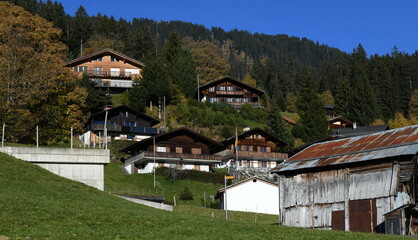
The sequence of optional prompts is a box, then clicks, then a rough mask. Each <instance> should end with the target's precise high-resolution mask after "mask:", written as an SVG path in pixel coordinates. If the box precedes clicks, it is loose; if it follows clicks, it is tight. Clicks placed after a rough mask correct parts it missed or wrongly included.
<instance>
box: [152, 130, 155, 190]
mask: <svg viewBox="0 0 418 240" xmlns="http://www.w3.org/2000/svg"><path fill="white" fill-rule="evenodd" d="M152 139H153V144H154V166H153V168H154V187H155V137H152Z"/></svg>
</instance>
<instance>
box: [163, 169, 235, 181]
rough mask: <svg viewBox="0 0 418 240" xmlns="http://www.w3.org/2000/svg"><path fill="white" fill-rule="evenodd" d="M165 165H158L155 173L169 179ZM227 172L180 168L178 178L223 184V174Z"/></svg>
mask: <svg viewBox="0 0 418 240" xmlns="http://www.w3.org/2000/svg"><path fill="white" fill-rule="evenodd" d="M167 170H168V168H167V167H159V168H157V169H156V172H155V173H156V174H157V175H159V176H164V177H166V178H167V179H170V178H169V177H168V176H167ZM226 174H227V172H201V171H197V170H182V174H181V176H180V178H177V180H179V179H187V180H194V181H200V182H207V183H214V184H223V182H224V176H225V175H226Z"/></svg>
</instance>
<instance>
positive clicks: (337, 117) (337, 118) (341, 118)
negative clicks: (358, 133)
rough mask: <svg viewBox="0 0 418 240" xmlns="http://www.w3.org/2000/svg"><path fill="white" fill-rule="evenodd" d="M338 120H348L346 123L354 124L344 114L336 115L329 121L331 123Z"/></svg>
mask: <svg viewBox="0 0 418 240" xmlns="http://www.w3.org/2000/svg"><path fill="white" fill-rule="evenodd" d="M336 121H342V122H346V123H349V124H352V122H351V121H350V120H348V119H347V118H345V117H343V116H336V117H333V118H330V119H328V122H329V123H334V122H336Z"/></svg>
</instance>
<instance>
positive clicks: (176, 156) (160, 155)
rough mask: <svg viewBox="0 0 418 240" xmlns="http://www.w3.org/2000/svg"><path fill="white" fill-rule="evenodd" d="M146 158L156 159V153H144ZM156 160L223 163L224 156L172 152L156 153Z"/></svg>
mask: <svg viewBox="0 0 418 240" xmlns="http://www.w3.org/2000/svg"><path fill="white" fill-rule="evenodd" d="M143 153H144V157H154V152H150V151H144V152H143ZM155 157H156V158H173V159H183V160H187V159H194V160H209V161H221V160H222V156H219V155H209V154H191V153H172V152H156V153H155Z"/></svg>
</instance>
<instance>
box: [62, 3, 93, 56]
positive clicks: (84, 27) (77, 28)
mask: <svg viewBox="0 0 418 240" xmlns="http://www.w3.org/2000/svg"><path fill="white" fill-rule="evenodd" d="M92 29H93V28H92V25H91V21H90V17H89V15H88V14H87V12H86V10H85V9H84V7H83V6H80V7H79V8H78V9H77V11H76V12H75V16H74V18H73V21H71V29H70V35H69V36H70V38H69V41H68V45H69V47H70V49H71V50H73V54H74V55H75V56H78V55H79V53H80V46H81V41H83V42H84V43H86V42H87V41H88V40H89V39H90V36H91V34H92Z"/></svg>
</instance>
